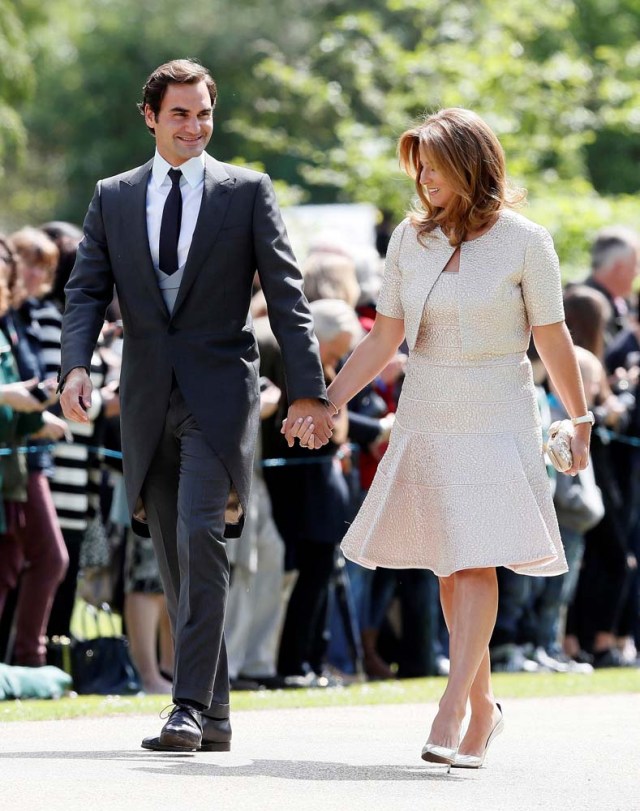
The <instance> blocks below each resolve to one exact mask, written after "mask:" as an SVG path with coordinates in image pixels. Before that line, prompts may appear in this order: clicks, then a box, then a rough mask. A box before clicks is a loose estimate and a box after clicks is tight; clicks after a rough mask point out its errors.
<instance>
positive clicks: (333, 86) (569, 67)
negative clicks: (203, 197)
mask: <svg viewBox="0 0 640 811" xmlns="http://www.w3.org/2000/svg"><path fill="white" fill-rule="evenodd" d="M19 6H20V8H21V13H20V15H18V16H16V15H15V14H13V17H12V16H11V12H10V9H11V8H12V6H10V4H9V3H8V2H7V0H0V26H2V28H1V29H0V30H2V31H5V30H10V31H12V32H13V33H12V35H11V36H12V37H13V40H12V41H13V42H14V43H18V44H17V45H14V49H15V48H17V50H18V51H19V52H20V53H22V54H23V60H22V63H21V62H20V60H19V59H18V60H17V61H16V62H15V65H16V68H17V69H18V78H17V79H16V80H14V85H13V90H9V89H8V88H7V87H5V84H4V83H3V84H2V85H1V86H0V99H1V100H2V101H1V102H0V103H3V104H5V105H6V106H8V108H9V110H10V111H12V115H13V116H14V119H13V120H14V121H15V122H17V123H16V126H18V127H19V122H18V118H17V117H16V115H17V114H16V110H17V111H19V112H20V114H21V115H22V117H23V119H24V121H25V122H26V126H27V127H28V130H29V133H30V142H29V148H30V160H29V161H28V162H27V163H26V164H25V167H24V168H23V169H21V170H20V171H19V172H15V171H13V172H9V176H8V177H7V178H6V183H5V186H6V194H5V200H4V207H5V208H4V211H5V213H4V214H3V216H4V217H5V218H6V217H7V213H6V212H7V208H8V207H10V208H11V210H12V212H13V214H14V216H16V215H17V216H20V217H26V216H27V214H28V213H30V214H31V218H32V219H33V218H35V219H42V218H44V217H45V216H51V215H54V214H55V216H66V217H72V218H74V219H78V218H79V217H80V216H81V215H82V212H83V211H84V208H85V206H86V202H87V200H88V198H89V196H90V194H91V187H92V186H93V183H94V182H95V180H96V178H98V177H101V176H105V175H109V174H113V173H116V172H119V171H121V170H122V169H123V168H126V167H129V166H132V165H135V164H136V163H139V162H141V161H143V160H145V159H146V158H147V157H148V156H149V154H150V152H151V148H152V141H150V137H149V135H148V133H147V132H146V129H145V127H144V126H143V124H142V121H141V120H140V117H139V115H138V113H137V110H136V108H135V102H136V101H137V100H138V98H139V95H140V89H141V85H142V82H143V80H144V78H145V76H146V75H147V74H148V72H149V71H150V70H151V69H152V68H153V67H155V66H156V65H157V64H159V63H160V62H161V61H163V60H165V59H169V58H173V57H175V56H179V55H191V56H196V57H198V58H199V59H200V60H201V61H202V62H203V63H204V64H206V65H207V66H209V67H210V68H211V69H212V72H213V74H214V76H215V77H216V79H217V81H218V85H219V89H220V99H219V105H218V109H217V112H216V131H215V134H214V141H213V143H212V149H213V152H214V154H216V156H217V157H219V158H221V159H223V160H238V159H240V160H243V161H246V162H248V163H251V164H254V165H255V164H259V165H260V166H264V167H265V168H266V169H267V170H268V171H269V172H270V173H271V174H272V175H273V176H274V177H275V178H276V179H277V180H279V181H281V182H282V183H283V184H285V183H286V184H287V185H288V188H289V190H290V192H291V195H292V198H293V199H300V198H301V197H304V198H305V199H307V200H308V201H312V202H330V201H333V200H340V201H367V202H372V203H374V204H376V205H378V206H379V207H380V208H383V209H387V210H390V211H391V212H392V213H393V214H394V215H395V216H396V217H400V216H401V215H402V212H403V211H404V209H405V208H406V207H407V204H408V201H409V199H410V198H411V194H412V186H411V183H410V182H409V181H408V179H406V178H404V177H403V176H402V175H401V174H400V172H399V171H398V166H397V159H396V156H395V144H396V141H397V137H398V135H399V134H400V133H401V132H402V131H403V130H404V129H405V128H406V127H407V125H408V124H409V123H410V122H412V121H414V120H415V119H416V118H418V117H419V116H421V115H423V114H424V113H425V112H428V111H431V110H434V109H437V108H438V107H441V106H454V105H460V106H465V107H470V108H472V109H474V110H476V111H477V112H479V113H480V114H481V115H482V116H483V117H484V118H485V119H486V120H487V121H488V122H489V123H490V124H491V126H492V127H493V128H494V129H495V130H496V132H497V133H498V134H499V136H500V138H501V141H502V143H503V145H504V147H505V151H506V153H507V158H508V165H509V168H510V171H511V174H512V176H513V177H514V179H515V180H516V182H518V183H521V184H525V185H527V186H528V187H529V189H530V197H531V201H532V204H531V209H530V211H531V216H535V217H536V218H538V219H539V220H540V221H543V222H545V224H546V225H548V226H550V227H551V228H552V230H553V231H554V233H555V235H556V238H557V240H558V244H559V246H560V248H561V251H562V252H563V255H564V257H565V258H566V259H568V260H569V262H570V263H572V264H576V265H577V264H580V263H581V262H582V261H583V259H584V246H585V243H586V240H587V239H588V238H589V236H590V234H591V232H592V231H593V229H595V228H597V227H598V226H599V225H601V224H602V223H603V222H607V221H610V219H611V218H612V217H613V218H616V219H618V220H623V221H627V222H633V218H635V217H636V216H637V214H638V206H637V205H636V204H635V202H634V200H633V199H632V198H631V196H630V195H632V194H634V193H636V192H637V191H638V189H639V187H640V162H639V161H638V160H637V158H638V157H639V156H640V133H639V130H640V112H639V111H640V103H639V102H640V77H639V74H638V65H639V63H640V45H639V44H638V43H639V42H640V0H546V2H540V0H509V2H508V3H505V2H504V0H475V2H473V3H469V2H468V0H377V1H376V2H374V3H372V2H370V0H369V2H363V0H272V2H271V3H269V4H265V3H263V2H261V0H245V2H243V3H242V4H240V3H237V2H235V3H234V2H231V0H191V2H190V3H189V4H184V5H178V6H176V4H175V3H174V2H173V0H172V2H169V0H137V2H136V3H132V2H130V0H91V2H87V1H86V0H48V3H47V4H45V5H41V4H39V3H38V2H37V0H21V2H20V3H19ZM7 9H8V11H7ZM42 9H46V11H43V10H42ZM7 20H9V21H13V22H10V24H9V23H6V21H7ZM27 28H28V29H29V31H30V37H29V47H28V48H27V47H26V45H25V43H24V41H23V42H22V46H20V45H19V43H20V36H22V37H23V39H24V32H25V31H26V30H27ZM16 38H17V39H16ZM24 54H26V55H28V57H29V58H27V56H24ZM4 64H5V60H4V59H3V66H4ZM34 74H35V75H37V78H38V82H37V91H36V93H35V94H34V95H33V100H32V101H30V102H25V98H26V97H27V96H28V90H29V82H33V76H34ZM11 120H12V118H11V115H7V116H2V121H3V122H10V121H11ZM18 131H19V130H18V129H16V130H15V132H18ZM1 139H2V135H1V134H0V149H1V148H2V140H1ZM18 140H19V139H18ZM1 159H2V153H0V160H1ZM36 177H37V178H39V179H40V183H39V184H38V183H37V181H36ZM38 186H39V188H38ZM36 192H37V193H36ZM602 194H604V195H612V194H613V195H623V196H619V197H617V198H616V199H615V200H613V199H610V198H609V197H603V196H602ZM291 195H290V196H291ZM624 195H626V196H624Z"/></svg>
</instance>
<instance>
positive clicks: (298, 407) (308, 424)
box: [280, 398, 333, 450]
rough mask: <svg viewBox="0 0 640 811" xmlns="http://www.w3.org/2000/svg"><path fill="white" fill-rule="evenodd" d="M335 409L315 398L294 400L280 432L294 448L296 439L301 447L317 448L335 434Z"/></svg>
mask: <svg viewBox="0 0 640 811" xmlns="http://www.w3.org/2000/svg"><path fill="white" fill-rule="evenodd" d="M332 412H333V409H332V408H331V406H329V405H326V404H325V403H323V402H322V401H320V400H316V399H313V398H307V399H300V400H294V401H293V403H291V405H290V406H289V411H288V412H287V418H286V419H285V420H283V423H282V428H281V429H280V433H281V434H284V437H285V439H286V440H287V445H288V446H289V447H290V448H292V447H293V445H294V443H295V441H296V439H297V440H298V441H299V442H300V445H301V447H303V448H309V449H310V450H314V449H315V450H317V449H318V448H321V447H322V446H323V445H326V444H327V443H328V442H329V440H330V439H331V437H332V435H333V414H332Z"/></svg>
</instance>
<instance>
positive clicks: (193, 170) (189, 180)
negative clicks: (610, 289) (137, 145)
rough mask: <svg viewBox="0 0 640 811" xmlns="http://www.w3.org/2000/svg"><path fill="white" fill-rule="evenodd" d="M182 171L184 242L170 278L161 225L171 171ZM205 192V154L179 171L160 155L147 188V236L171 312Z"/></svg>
mask: <svg viewBox="0 0 640 811" xmlns="http://www.w3.org/2000/svg"><path fill="white" fill-rule="evenodd" d="M171 168H178V169H180V171H181V172H182V177H181V178H180V192H181V194H182V223H181V225H180V238H179V240H178V270H177V271H176V272H175V273H172V274H171V275H170V276H168V275H167V274H166V273H163V272H162V271H161V270H160V268H159V260H160V225H161V224H162V212H163V210H164V204H165V202H166V200H167V196H168V194H169V192H170V190H171V185H172V184H171V179H170V177H169V169H171ZM203 190H204V153H203V154H201V155H200V156H199V157H197V158H191V160H188V161H187V162H186V163H183V164H181V165H180V166H179V167H172V166H171V164H169V163H167V161H166V160H165V159H164V158H163V157H162V156H161V155H160V154H159V153H158V152H156V154H155V156H154V158H153V168H152V170H151V174H150V176H149V185H148V186H147V234H148V236H149V249H150V251H151V261H152V262H153V267H154V270H155V271H156V276H157V279H158V286H159V287H160V292H161V293H162V297H163V298H164V301H165V304H166V305H167V309H168V310H169V312H172V310H173V305H174V304H175V301H176V297H177V295H178V288H179V287H180V282H181V281H182V274H183V273H184V266H185V264H186V263H187V256H188V254H189V248H190V247H191V240H192V238H193V232H194V230H195V227H196V220H197V219H198V214H199V212H200V203H201V202H202V192H203Z"/></svg>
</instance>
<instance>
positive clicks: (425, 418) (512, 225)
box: [342, 210, 567, 576]
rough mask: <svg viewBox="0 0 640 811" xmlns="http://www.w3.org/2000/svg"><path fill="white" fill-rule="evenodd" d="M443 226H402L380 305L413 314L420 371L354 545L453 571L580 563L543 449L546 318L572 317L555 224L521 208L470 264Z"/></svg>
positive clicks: (374, 558) (411, 367)
mask: <svg viewBox="0 0 640 811" xmlns="http://www.w3.org/2000/svg"><path fill="white" fill-rule="evenodd" d="M452 253H453V248H451V246H450V245H449V244H448V241H447V240H446V238H445V237H444V234H442V232H441V231H440V230H439V229H437V230H436V231H435V232H433V234H432V235H430V236H429V238H428V240H427V243H426V247H425V246H422V245H421V244H420V243H419V242H418V240H417V235H416V231H415V229H414V228H413V226H411V224H410V223H409V222H408V221H406V220H405V221H404V222H403V223H401V224H400V225H399V226H398V228H397V229H396V231H395V232H394V234H393V237H392V240H391V242H390V245H389V252H388V254H387V262H386V269H385V280H384V284H383V289H382V291H381V294H380V299H379V303H378V311H379V312H380V313H382V314H383V315H387V316H390V317H391V318H402V319H404V321H405V330H406V334H407V341H408V344H409V347H410V354H409V361H408V364H407V372H406V378H405V382H404V385H403V390H402V395H401V397H400V402H399V405H398V411H397V414H396V422H395V425H394V427H393V431H392V434H391V439H390V443H389V447H388V450H387V452H386V453H385V455H384V457H383V459H382V461H381V463H380V465H379V467H378V470H377V473H376V476H375V479H374V481H373V484H372V485H371V488H370V490H369V492H368V494H367V497H366V499H365V501H364V503H363V505H362V507H361V509H360V512H359V513H358V515H357V517H356V519H355V521H354V522H353V524H352V525H351V527H350V528H349V531H348V532H347V534H346V536H345V538H344V540H343V543H342V549H343V552H344V554H345V556H346V557H347V558H349V559H350V560H353V561H356V562H357V563H359V564H361V565H362V566H365V567H368V568H375V567H376V566H382V567H385V568H403V569H404V568H424V569H431V570H432V571H433V572H435V574H437V575H440V576H446V575H449V574H451V573H452V572H455V571H459V570H460V569H468V568H472V567H490V566H506V567H507V568H509V569H513V570H514V571H516V572H519V573H522V574H529V575H555V574H560V573H562V572H565V571H566V570H567V565H566V561H565V557H564V552H563V548H562V542H561V540H560V534H559V531H558V524H557V521H556V516H555V511H554V507H553V501H552V496H551V489H550V483H549V479H548V477H547V473H546V467H545V463H544V455H543V449H542V434H541V427H540V418H539V414H538V408H537V404H536V395H535V390H534V386H533V379H532V370H531V364H530V363H529V360H528V359H527V356H526V348H527V345H528V342H529V336H530V328H531V326H532V325H542V324H551V323H555V322H558V321H562V320H563V319H564V312H563V307H562V291H561V286H560V274H559V268H558V261H557V257H556V254H555V251H554V250H553V243H552V242H551V237H550V236H549V234H548V233H547V232H546V231H545V230H544V229H542V228H541V227H540V226H537V225H535V224H533V223H531V222H529V221H528V220H526V219H525V218H524V217H522V216H520V215H519V214H516V213H514V212H512V211H509V210H504V211H502V212H501V214H500V217H499V219H498V221H497V223H496V224H495V225H494V226H493V227H492V228H491V229H490V230H489V231H487V232H486V233H485V234H484V235H482V236H481V237H479V238H478V239H476V240H473V241H471V242H468V243H464V244H463V245H462V248H461V252H460V271H459V273H450V272H444V273H443V272H442V269H443V268H444V267H445V266H446V264H447V262H448V260H449V258H450V256H451V254H452Z"/></svg>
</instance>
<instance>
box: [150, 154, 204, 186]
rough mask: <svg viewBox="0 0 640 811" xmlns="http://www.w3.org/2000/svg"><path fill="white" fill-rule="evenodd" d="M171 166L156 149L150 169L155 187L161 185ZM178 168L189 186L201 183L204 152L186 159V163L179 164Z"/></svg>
mask: <svg viewBox="0 0 640 811" xmlns="http://www.w3.org/2000/svg"><path fill="white" fill-rule="evenodd" d="M171 168H172V166H171V164H170V163H167V161H166V160H165V159H164V158H163V157H162V155H161V154H160V153H159V152H158V151H157V150H156V154H155V155H154V157H153V168H152V170H151V175H152V177H153V182H154V183H155V184H156V188H157V189H159V188H160V186H162V184H163V183H164V181H165V179H166V177H167V174H168V172H169V169H171ZM178 168H179V169H180V171H181V172H182V174H183V175H184V177H185V180H186V181H187V183H188V184H189V185H190V186H191V188H192V189H195V188H196V186H197V185H198V184H199V183H202V181H203V180H204V152H202V153H201V154H200V155H198V156H197V157H196V158H191V159H190V160H188V161H186V163H183V164H181V165H180V166H179V167H178Z"/></svg>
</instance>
